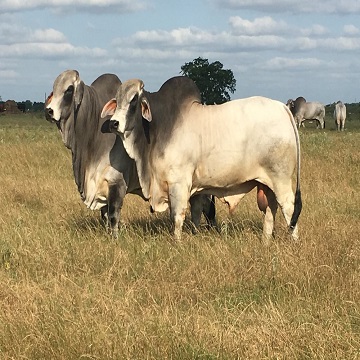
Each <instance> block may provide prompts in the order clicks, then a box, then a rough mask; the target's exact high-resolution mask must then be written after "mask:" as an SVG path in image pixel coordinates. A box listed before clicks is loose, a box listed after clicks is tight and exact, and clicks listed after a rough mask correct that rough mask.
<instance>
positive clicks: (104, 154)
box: [45, 70, 215, 237]
mask: <svg viewBox="0 0 360 360" xmlns="http://www.w3.org/2000/svg"><path fill="white" fill-rule="evenodd" d="M120 84H121V81H120V80H119V78H118V77H117V76H116V75H114V74H104V75H101V76H100V77H98V78H97V79H96V80H95V81H94V82H93V83H92V84H91V86H88V85H85V84H84V82H83V81H81V79H80V76H79V73H78V71H76V70H67V71H64V72H63V73H61V74H60V75H59V76H58V77H57V78H56V80H55V82H54V86H53V92H52V93H51V94H50V95H49V97H48V99H47V102H46V104H45V114H46V118H47V120H49V121H52V122H55V123H56V125H57V127H58V128H59V130H60V132H61V135H62V140H63V142H64V144H65V146H66V147H67V148H69V149H70V150H71V152H72V164H73V172H74V177H75V182H76V184H77V187H78V190H79V193H80V195H81V199H82V200H83V201H84V203H85V205H86V206H87V207H88V208H90V209H91V210H98V209H100V210H101V215H102V218H103V219H104V221H105V222H106V225H107V228H108V229H109V231H110V233H112V234H113V235H114V236H115V237H116V236H117V230H118V225H119V220H120V210H121V207H122V204H123V199H124V196H125V194H126V193H133V194H137V195H139V196H141V197H143V194H142V191H141V187H140V184H139V179H138V175H137V171H136V165H135V162H134V160H132V159H130V157H129V156H128V154H127V152H126V151H125V149H124V146H123V143H122V141H121V139H120V138H119V137H117V136H116V135H115V134H112V133H110V132H109V131H107V125H108V119H102V118H101V116H100V115H101V110H102V109H103V107H104V105H105V103H106V101H108V100H109V99H110V98H113V97H114V96H115V94H116V91H117V89H118V88H119V86H120ZM143 198H144V197H143ZM191 201H192V209H191V210H192V219H193V222H194V224H195V225H198V224H199V223H200V218H201V213H202V211H204V214H205V216H206V219H207V220H208V223H209V224H210V225H213V224H215V209H214V208H213V202H211V199H210V198H208V197H206V196H205V195H202V196H195V197H194V198H193V199H192V200H191Z"/></svg>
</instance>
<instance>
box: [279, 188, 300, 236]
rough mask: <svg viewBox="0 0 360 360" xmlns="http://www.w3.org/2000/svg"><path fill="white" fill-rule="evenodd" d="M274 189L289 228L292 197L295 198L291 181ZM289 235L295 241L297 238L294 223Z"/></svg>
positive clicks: (292, 205) (292, 208) (291, 213)
mask: <svg viewBox="0 0 360 360" xmlns="http://www.w3.org/2000/svg"><path fill="white" fill-rule="evenodd" d="M274 191H275V195H276V199H277V202H278V203H279V205H280V208H281V211H282V213H283V215H284V218H285V221H286V224H287V225H288V227H289V228H290V221H291V217H292V215H293V213H294V199H295V195H294V192H293V190H292V187H291V183H290V182H289V183H288V184H286V185H282V186H277V187H276V189H275V190H274ZM291 236H292V238H293V239H294V240H295V241H297V240H299V235H298V226H297V225H295V226H294V228H293V229H291Z"/></svg>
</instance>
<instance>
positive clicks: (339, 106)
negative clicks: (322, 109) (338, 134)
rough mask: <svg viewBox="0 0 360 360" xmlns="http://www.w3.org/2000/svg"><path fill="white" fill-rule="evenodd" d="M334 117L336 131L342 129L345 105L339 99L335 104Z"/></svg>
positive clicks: (343, 126)
mask: <svg viewBox="0 0 360 360" xmlns="http://www.w3.org/2000/svg"><path fill="white" fill-rule="evenodd" d="M334 119H335V125H336V129H337V131H344V128H345V120H346V106H345V104H344V103H342V102H341V101H338V102H337V103H336V104H335V109H334Z"/></svg>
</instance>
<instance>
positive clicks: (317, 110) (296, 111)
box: [286, 96, 325, 129]
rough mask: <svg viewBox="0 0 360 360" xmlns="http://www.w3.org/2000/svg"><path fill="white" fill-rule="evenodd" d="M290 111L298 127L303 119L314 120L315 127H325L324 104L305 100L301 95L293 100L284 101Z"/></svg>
mask: <svg viewBox="0 0 360 360" xmlns="http://www.w3.org/2000/svg"><path fill="white" fill-rule="evenodd" d="M286 105H287V106H288V107H289V109H290V111H291V113H292V114H293V116H294V119H295V121H296V123H297V124H298V127H300V126H301V125H302V124H303V122H304V121H305V120H316V121H317V128H319V127H320V128H321V129H324V128H325V106H324V105H323V104H321V103H319V102H316V101H313V102H307V101H306V100H305V99H304V98H303V97H302V96H301V97H298V98H297V99H296V100H295V101H294V100H292V99H289V100H288V101H287V103H286Z"/></svg>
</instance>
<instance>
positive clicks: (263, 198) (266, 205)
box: [257, 184, 278, 245]
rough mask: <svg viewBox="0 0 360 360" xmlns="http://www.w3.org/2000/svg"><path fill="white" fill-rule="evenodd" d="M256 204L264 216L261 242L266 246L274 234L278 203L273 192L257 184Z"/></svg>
mask: <svg viewBox="0 0 360 360" xmlns="http://www.w3.org/2000/svg"><path fill="white" fill-rule="evenodd" d="M257 203H258V207H259V209H260V210H261V211H262V212H263V213H264V214H265V217H264V225H263V234H262V241H263V243H264V244H265V245H268V244H269V242H270V240H271V238H272V236H273V233H274V222H275V216H276V212H277V208H278V203H277V200H276V197H275V194H274V192H273V191H272V190H271V189H270V188H269V187H267V186H266V185H263V184H259V185H258V187H257Z"/></svg>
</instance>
